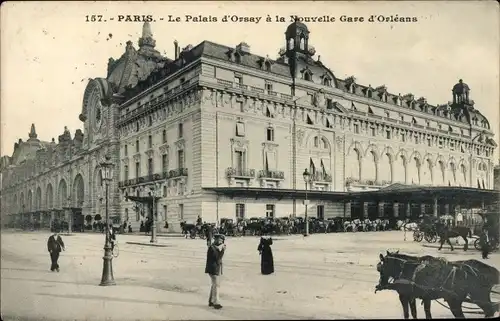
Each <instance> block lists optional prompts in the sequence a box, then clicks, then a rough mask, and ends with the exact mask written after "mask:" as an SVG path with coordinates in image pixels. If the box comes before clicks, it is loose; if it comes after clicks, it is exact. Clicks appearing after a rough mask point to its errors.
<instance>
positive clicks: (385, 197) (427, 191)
mask: <svg viewBox="0 0 500 321" xmlns="http://www.w3.org/2000/svg"><path fill="white" fill-rule="evenodd" d="M353 196H354V197H355V199H357V200H359V201H385V202H413V203H432V202H433V201H434V200H437V201H438V202H439V203H450V204H456V205H461V206H465V207H483V206H488V205H491V204H494V203H496V202H498V201H499V200H500V191H496V190H487V189H478V188H470V187H458V186H457V187H456V186H415V185H404V184H398V183H396V184H392V185H389V186H387V187H384V188H381V189H379V190H377V191H370V192H357V193H354V194H353Z"/></svg>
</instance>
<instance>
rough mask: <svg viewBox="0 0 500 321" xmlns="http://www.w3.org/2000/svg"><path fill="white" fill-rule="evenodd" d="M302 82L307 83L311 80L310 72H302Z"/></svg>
mask: <svg viewBox="0 0 500 321" xmlns="http://www.w3.org/2000/svg"><path fill="white" fill-rule="evenodd" d="M304 80H307V81H311V80H312V75H311V73H310V72H308V71H306V72H304Z"/></svg>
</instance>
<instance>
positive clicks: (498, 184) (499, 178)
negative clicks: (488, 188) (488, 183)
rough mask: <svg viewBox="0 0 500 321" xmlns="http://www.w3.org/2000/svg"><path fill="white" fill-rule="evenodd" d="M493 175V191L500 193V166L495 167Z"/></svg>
mask: <svg viewBox="0 0 500 321" xmlns="http://www.w3.org/2000/svg"><path fill="white" fill-rule="evenodd" d="M493 173H494V174H493V177H494V183H493V189H496V190H497V191H500V165H497V166H495V168H494V171H493Z"/></svg>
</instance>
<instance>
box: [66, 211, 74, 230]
mask: <svg viewBox="0 0 500 321" xmlns="http://www.w3.org/2000/svg"><path fill="white" fill-rule="evenodd" d="M71 214H72V213H71V209H66V221H68V233H71V232H72V231H73V216H72V215H71Z"/></svg>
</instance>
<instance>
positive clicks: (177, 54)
mask: <svg viewBox="0 0 500 321" xmlns="http://www.w3.org/2000/svg"><path fill="white" fill-rule="evenodd" d="M174 52H175V53H174V60H177V58H179V43H178V42H177V40H174Z"/></svg>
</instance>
